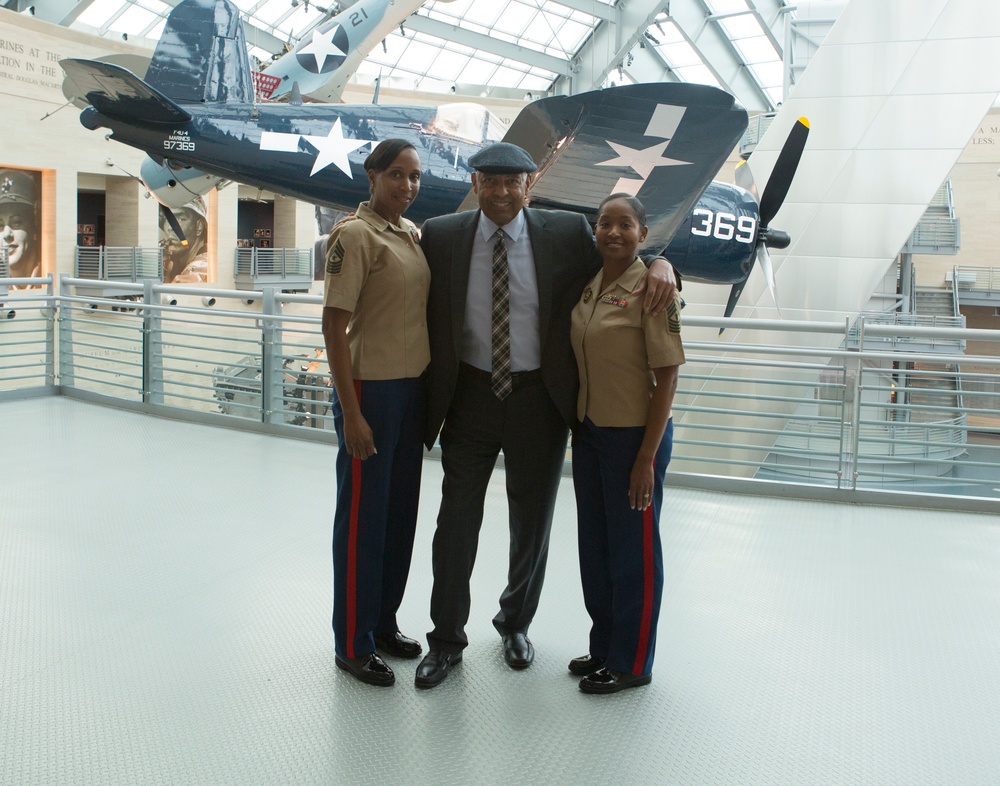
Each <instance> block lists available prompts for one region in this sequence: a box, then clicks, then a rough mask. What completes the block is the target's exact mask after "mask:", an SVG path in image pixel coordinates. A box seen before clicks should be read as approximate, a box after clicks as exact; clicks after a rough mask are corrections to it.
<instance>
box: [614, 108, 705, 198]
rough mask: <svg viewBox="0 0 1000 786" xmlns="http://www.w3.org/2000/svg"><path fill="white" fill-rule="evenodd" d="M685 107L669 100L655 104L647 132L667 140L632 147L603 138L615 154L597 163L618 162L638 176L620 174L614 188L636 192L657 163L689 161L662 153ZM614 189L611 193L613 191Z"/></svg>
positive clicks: (630, 192)
mask: <svg viewBox="0 0 1000 786" xmlns="http://www.w3.org/2000/svg"><path fill="white" fill-rule="evenodd" d="M685 111H687V110H686V109H685V107H681V106H673V105H671V104H657V105H656V108H655V109H654V110H653V114H652V115H651V116H650V118H649V124H648V125H647V126H646V134H645V135H646V136H651V137H659V138H660V139H663V140H666V141H664V142H659V143H657V144H655V145H650V146H649V147H644V148H641V149H633V148H631V147H627V146H625V145H622V144H618V143H616V142H611V141H610V140H605V142H607V143H608V145H609V146H610V147H611V149H612V150H614V151H615V152H616V153H617V154H618V157H617V158H611V159H608V160H607V161H598V162H597V166H621V167H628V168H630V169H632V170H634V171H635V172H636V173H637V174H638V175H639V179H636V178H634V177H631V178H629V177H623V178H620V179H619V180H618V182H617V183H616V184H615V188H614V192H618V191H624V192H626V193H629V194H632V195H633V196H635V195H636V194H637V193H638V192H639V190H640V189H641V188H642V187H643V185H644V184H645V183H646V179H647V178H648V177H649V176H650V174H652V172H653V170H654V169H656V167H658V166H684V165H686V164H691V163H693V162H692V161H681V160H680V159H677V158H664V156H663V153H664V152H665V151H666V149H667V145H669V144H670V140H671V139H673V136H674V134H675V133H676V132H677V127H678V126H679V125H680V124H681V119H682V118H683V117H684V112H685ZM614 192H613V193H614Z"/></svg>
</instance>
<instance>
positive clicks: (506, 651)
mask: <svg viewBox="0 0 1000 786" xmlns="http://www.w3.org/2000/svg"><path fill="white" fill-rule="evenodd" d="M503 659H504V660H505V661H507V665H508V666H510V667H511V668H512V669H526V668H528V666H530V665H531V661H533V660H534V659H535V648H534V647H532V646H531V640H530V639H529V638H528V637H527V636H525V635H524V634H523V633H520V632H518V633H507V634H505V635H504V637H503Z"/></svg>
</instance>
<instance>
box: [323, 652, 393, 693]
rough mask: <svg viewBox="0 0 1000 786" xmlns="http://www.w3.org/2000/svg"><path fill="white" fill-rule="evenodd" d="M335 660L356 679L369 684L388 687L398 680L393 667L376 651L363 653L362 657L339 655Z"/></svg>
mask: <svg viewBox="0 0 1000 786" xmlns="http://www.w3.org/2000/svg"><path fill="white" fill-rule="evenodd" d="M335 660H336V662H337V665H338V666H340V668H342V669H343V670H344V671H348V672H350V673H351V674H352V675H353V676H354V678H355V679H356V680H359V681H361V682H364V683H367V684H368V685H377V686H378V687H380V688H388V687H389V686H390V685H392V684H393V683H394V682H395V681H396V675H395V674H393V673H392V669H390V668H389V667H388V666H387V665H386V663H385V661H384V660H382V659H381V658H380V657H379V656H378V655H376V654H375V653H374V652H373V653H372V654H371V655H362V656H361V657H360V658H342V657H340V656H339V655H337V656H336V658H335Z"/></svg>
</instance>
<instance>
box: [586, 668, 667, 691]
mask: <svg viewBox="0 0 1000 786" xmlns="http://www.w3.org/2000/svg"><path fill="white" fill-rule="evenodd" d="M652 681H653V675H652V674H626V673H625V672H623V671H612V670H611V669H599V670H598V671H595V672H594V673H593V674H591V675H590V676H588V677H584V678H583V679H582V680H580V690H582V691H583V692H584V693H618V691H620V690H625V689H626V688H638V687H639V686H640V685H649V683H650V682H652Z"/></svg>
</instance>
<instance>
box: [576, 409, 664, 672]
mask: <svg viewBox="0 0 1000 786" xmlns="http://www.w3.org/2000/svg"><path fill="white" fill-rule="evenodd" d="M673 432H674V421H673V419H671V420H670V421H668V422H667V427H666V429H665V430H664V432H663V439H662V440H660V446H659V448H658V449H657V451H656V456H655V458H654V459H653V500H652V503H651V504H650V506H649V507H648V508H646V509H645V510H633V509H632V508H631V507H629V500H628V490H629V480H630V476H631V473H632V465H633V464H634V463H635V457H636V456H637V455H638V453H639V446H640V445H641V444H642V438H643V434H644V433H645V428H643V427H641V426H640V427H637V428H604V427H600V426H595V425H594V424H593V423H592V422H591V421H590V420H589V419H587V420H584V422H583V423H582V424H581V425H580V426H579V427H578V428H577V429H576V431H575V432H574V434H573V488H574V489H575V491H576V509H577V520H578V522H579V526H578V538H579V547H580V577H581V579H582V580H583V600H584V604H585V605H586V607H587V612H588V613H589V614H590V618H591V620H592V621H593V626H592V627H591V630H590V654H591V655H592V656H594V657H595V658H607V664H606V665H607V668H609V669H613V670H614V671H621V672H625V673H627V674H649V673H650V672H651V671H652V668H653V652H654V650H655V647H656V623H657V620H658V619H659V616H660V599H661V597H662V595H663V552H662V551H661V548H660V508H661V506H662V504H663V475H664V473H665V471H666V469H667V464H669V463H670V452H671V448H672V446H673Z"/></svg>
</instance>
